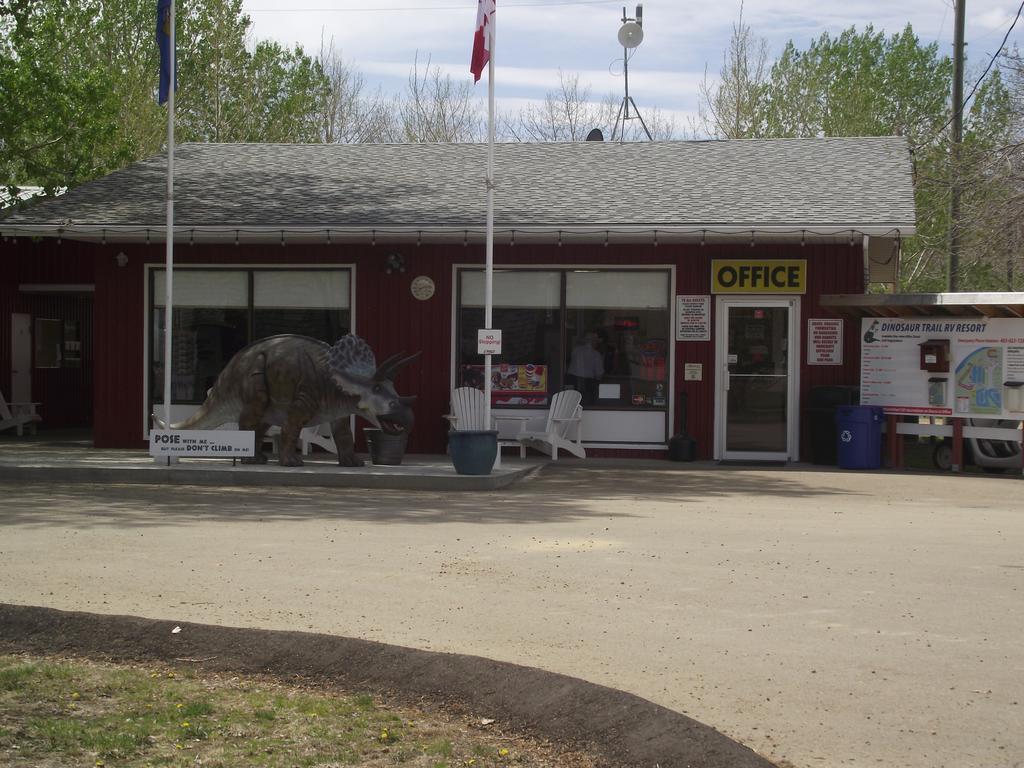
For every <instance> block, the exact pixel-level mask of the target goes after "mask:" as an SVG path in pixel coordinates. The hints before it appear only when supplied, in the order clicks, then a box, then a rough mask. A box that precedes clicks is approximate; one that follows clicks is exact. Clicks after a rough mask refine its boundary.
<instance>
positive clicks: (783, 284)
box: [711, 259, 807, 293]
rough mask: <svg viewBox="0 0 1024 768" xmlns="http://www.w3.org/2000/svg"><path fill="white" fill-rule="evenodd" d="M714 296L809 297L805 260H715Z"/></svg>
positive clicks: (712, 283)
mask: <svg viewBox="0 0 1024 768" xmlns="http://www.w3.org/2000/svg"><path fill="white" fill-rule="evenodd" d="M711 292H712V293H806V292H807V261H806V260H805V259H712V261H711Z"/></svg>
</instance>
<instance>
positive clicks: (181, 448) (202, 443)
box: [149, 429, 256, 458]
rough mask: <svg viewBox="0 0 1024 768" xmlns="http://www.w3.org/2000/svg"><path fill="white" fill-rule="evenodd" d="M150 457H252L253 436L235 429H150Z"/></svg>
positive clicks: (254, 449)
mask: <svg viewBox="0 0 1024 768" xmlns="http://www.w3.org/2000/svg"><path fill="white" fill-rule="evenodd" d="M149 455H150V456H158V457H163V456H217V457H223V458H232V457H235V456H254V455H256V433H255V432H253V431H252V430H235V429H153V430H150V433H149Z"/></svg>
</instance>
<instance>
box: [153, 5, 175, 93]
mask: <svg viewBox="0 0 1024 768" xmlns="http://www.w3.org/2000/svg"><path fill="white" fill-rule="evenodd" d="M171 2H173V0H157V4H156V42H157V45H159V46H160V103H161V104H165V103H166V102H167V96H168V94H169V93H170V90H171ZM174 69H175V74H177V69H178V62H177V61H175V62H174ZM174 90H178V78H177V77H175V78H174Z"/></svg>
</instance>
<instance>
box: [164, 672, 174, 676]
mask: <svg viewBox="0 0 1024 768" xmlns="http://www.w3.org/2000/svg"><path fill="white" fill-rule="evenodd" d="M166 676H167V677H174V673H173V672H168V673H167V675H166Z"/></svg>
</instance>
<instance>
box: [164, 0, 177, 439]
mask: <svg viewBox="0 0 1024 768" xmlns="http://www.w3.org/2000/svg"><path fill="white" fill-rule="evenodd" d="M169 23H170V42H171V56H170V79H171V81H170V87H169V88H168V89H167V230H166V240H167V266H166V274H165V275H164V277H165V280H164V289H165V292H164V421H165V428H166V429H170V428H171V353H172V348H171V342H172V340H173V336H174V326H173V325H172V324H171V314H172V309H171V307H172V305H173V298H174V89H175V86H176V85H177V82H176V81H177V78H176V75H177V61H176V58H177V56H176V52H175V50H174V45H175V43H174V0H171V8H170V22H169Z"/></svg>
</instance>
